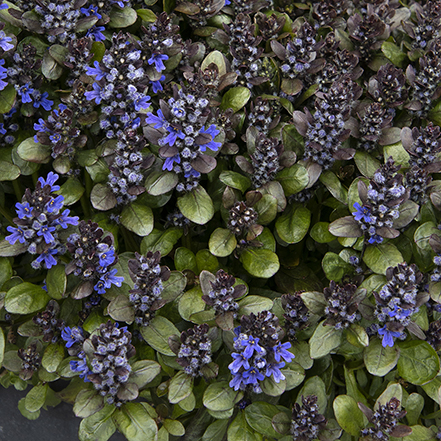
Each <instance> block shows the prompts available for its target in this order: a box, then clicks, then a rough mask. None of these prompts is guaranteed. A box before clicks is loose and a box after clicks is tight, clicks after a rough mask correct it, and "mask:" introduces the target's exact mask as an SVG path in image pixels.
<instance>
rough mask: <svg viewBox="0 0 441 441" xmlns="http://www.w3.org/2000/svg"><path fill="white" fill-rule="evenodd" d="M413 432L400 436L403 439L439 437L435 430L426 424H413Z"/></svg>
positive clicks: (418, 440)
mask: <svg viewBox="0 0 441 441" xmlns="http://www.w3.org/2000/svg"><path fill="white" fill-rule="evenodd" d="M411 429H412V433H411V434H410V435H409V436H405V437H404V438H400V439H402V440H403V441H436V440H437V438H436V436H435V433H434V432H433V430H432V429H431V428H429V427H425V426H420V425H416V426H412V427H411Z"/></svg>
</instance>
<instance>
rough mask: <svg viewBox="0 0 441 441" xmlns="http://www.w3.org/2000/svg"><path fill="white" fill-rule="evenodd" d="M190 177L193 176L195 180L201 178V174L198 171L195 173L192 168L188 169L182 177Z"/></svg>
mask: <svg viewBox="0 0 441 441" xmlns="http://www.w3.org/2000/svg"><path fill="white" fill-rule="evenodd" d="M190 176H193V177H195V178H199V176H201V174H200V173H199V172H198V171H196V170H195V169H194V168H190V170H187V171H186V172H185V173H184V177H185V178H189V177H190Z"/></svg>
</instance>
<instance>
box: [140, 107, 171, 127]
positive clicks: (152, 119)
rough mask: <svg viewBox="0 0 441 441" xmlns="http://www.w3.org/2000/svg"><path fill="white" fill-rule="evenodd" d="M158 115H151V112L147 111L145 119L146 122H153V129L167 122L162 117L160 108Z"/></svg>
mask: <svg viewBox="0 0 441 441" xmlns="http://www.w3.org/2000/svg"><path fill="white" fill-rule="evenodd" d="M158 115H159V116H156V115H153V113H152V112H147V118H146V119H145V121H146V123H147V124H155V125H154V126H153V127H154V128H155V129H161V128H162V127H164V126H166V125H167V124H168V121H167V120H166V119H165V118H164V115H163V113H162V110H158Z"/></svg>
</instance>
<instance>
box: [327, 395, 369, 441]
mask: <svg viewBox="0 0 441 441" xmlns="http://www.w3.org/2000/svg"><path fill="white" fill-rule="evenodd" d="M333 408H334V414H335V419H336V420H337V422H338V424H339V425H340V427H341V428H342V429H343V430H344V431H345V432H347V433H349V434H350V435H352V436H355V437H356V438H358V437H359V436H360V431H361V429H363V428H364V427H365V424H364V415H363V412H362V411H361V410H360V409H359V408H358V405H357V403H356V401H355V400H354V399H353V398H352V397H350V396H349V395H339V396H338V397H337V398H336V399H335V400H334V403H333Z"/></svg>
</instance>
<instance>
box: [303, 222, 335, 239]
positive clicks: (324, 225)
mask: <svg viewBox="0 0 441 441" xmlns="http://www.w3.org/2000/svg"><path fill="white" fill-rule="evenodd" d="M328 228H329V222H317V223H316V224H315V225H314V226H313V227H312V228H311V231H310V232H309V234H310V235H311V237H312V238H313V239H314V240H315V241H316V242H318V243H328V242H332V241H333V240H334V239H335V236H333V235H332V234H331V233H330V232H329V229H328Z"/></svg>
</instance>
